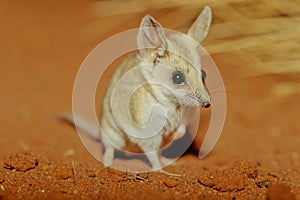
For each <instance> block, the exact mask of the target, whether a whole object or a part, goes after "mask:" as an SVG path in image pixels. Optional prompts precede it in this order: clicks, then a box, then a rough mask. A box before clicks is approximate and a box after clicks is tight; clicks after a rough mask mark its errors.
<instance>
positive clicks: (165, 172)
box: [158, 169, 181, 177]
mask: <svg viewBox="0 0 300 200" xmlns="http://www.w3.org/2000/svg"><path fill="white" fill-rule="evenodd" d="M158 172H160V173H163V174H166V175H168V176H176V177H180V176H181V174H174V173H170V172H167V171H165V170H163V169H160V170H159V171H158Z"/></svg>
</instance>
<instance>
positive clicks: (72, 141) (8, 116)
mask: <svg viewBox="0 0 300 200" xmlns="http://www.w3.org/2000/svg"><path fill="white" fill-rule="evenodd" d="M1 4H2V5H1V6H0V27H1V31H0V36H1V37H0V63H1V73H0V80H1V84H0V91H1V101H0V113H1V116H0V122H1V126H0V137H1V140H0V147H1V152H0V199H17V198H19V199H62V198H65V199H158V198H160V199H265V198H267V199H272V200H274V199H300V173H299V169H300V167H299V166H300V157H299V153H300V145H299V141H300V135H299V132H300V126H299V122H298V119H299V117H300V116H299V113H300V112H299V111H300V110H299V102H300V96H299V94H297V93H294V94H289V95H286V96H282V95H278V96H276V95H275V94H272V93H271V90H272V88H273V86H274V85H275V84H281V83H285V82H297V83H299V82H300V77H299V76H284V75H274V74H266V75H257V74H258V73H257V72H256V71H254V70H252V69H251V68H245V67H243V66H244V65H246V64H249V61H248V60H246V59H243V58H241V57H240V56H239V55H237V54H232V53H223V54H216V55H213V58H214V60H215V62H216V63H217V65H218V66H219V69H220V71H221V73H222V75H223V78H224V81H225V86H226V89H227V92H228V93H227V97H228V113H227V119H226V124H225V127H224V130H223V133H222V136H221V138H220V140H219V141H218V143H217V145H216V147H215V148H214V150H213V151H212V152H211V154H210V155H209V156H207V157H206V158H204V159H201V160H199V159H198V158H197V156H196V155H194V154H192V153H187V154H186V155H184V156H183V157H182V158H180V159H179V160H178V161H177V162H176V163H175V164H174V165H173V166H169V167H167V170H168V171H170V172H173V173H178V174H181V175H182V176H181V177H170V176H167V175H164V174H160V173H147V174H126V173H124V172H119V171H116V170H113V169H106V168H104V167H103V166H102V164H101V163H99V162H98V161H96V160H95V159H94V158H93V157H92V156H91V155H90V154H89V153H88V152H87V150H86V149H85V148H84V146H83V145H82V143H81V141H80V140H79V137H78V135H77V134H76V131H75V130H74V128H72V127H70V126H67V125H66V124H65V123H62V122H59V121H58V120H56V116H57V115H58V114H60V113H63V112H66V111H70V110H71V95H72V85H73V81H74V78H75V75H76V71H77V70H78V68H79V66H80V63H81V62H82V60H83V59H84V58H85V56H86V55H87V54H88V52H89V51H90V50H91V49H92V48H93V47H94V46H95V45H96V44H97V43H98V42H100V41H101V40H102V39H104V38H105V37H106V36H104V35H105V34H104V35H102V37H103V38H97V39H94V40H91V39H90V38H85V37H84V36H82V35H80V30H81V27H82V26H83V24H84V23H86V22H87V21H89V20H91V19H90V18H89V16H88V15H87V14H86V13H85V12H84V10H85V5H86V3H82V4H81V3H75V4H74V6H70V4H67V3H65V4H63V3H61V5H60V6H58V5H57V4H58V3H49V4H46V3H45V4H38V3H35V4H31V3H30V2H27V3H25V2H22V3H20V2H11V3H10V4H8V3H6V4H5V3H1ZM66 10H67V12H66ZM138 21H139V18H137V19H136V20H135V21H134V22H132V25H131V27H136V26H137V25H138ZM120 29H121V28H120ZM113 32H117V31H116V30H114V31H113ZM94 34H95V33H94ZM107 35H110V33H107Z"/></svg>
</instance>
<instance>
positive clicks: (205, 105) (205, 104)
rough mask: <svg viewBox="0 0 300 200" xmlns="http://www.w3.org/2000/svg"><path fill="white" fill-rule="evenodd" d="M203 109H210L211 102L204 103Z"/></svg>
mask: <svg viewBox="0 0 300 200" xmlns="http://www.w3.org/2000/svg"><path fill="white" fill-rule="evenodd" d="M202 107H204V108H209V107H210V103H209V102H203V104H202Z"/></svg>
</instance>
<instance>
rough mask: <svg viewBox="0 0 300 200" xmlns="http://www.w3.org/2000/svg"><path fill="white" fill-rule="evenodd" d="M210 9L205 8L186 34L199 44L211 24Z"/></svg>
mask: <svg viewBox="0 0 300 200" xmlns="http://www.w3.org/2000/svg"><path fill="white" fill-rule="evenodd" d="M211 18H212V14H211V9H210V7H208V6H205V7H204V9H203V11H202V12H201V14H200V15H199V16H198V18H197V19H196V21H195V22H194V23H193V25H192V26H191V27H190V29H189V30H188V32H187V34H188V35H189V36H191V37H192V38H193V39H194V40H196V41H197V42H199V43H201V42H202V41H203V40H204V39H205V38H206V36H207V34H208V31H209V28H210V24H211Z"/></svg>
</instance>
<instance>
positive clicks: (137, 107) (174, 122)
mask: <svg viewBox="0 0 300 200" xmlns="http://www.w3.org/2000/svg"><path fill="white" fill-rule="evenodd" d="M210 23H211V10H210V8H209V7H205V8H204V10H203V11H202V13H201V14H200V15H199V17H198V18H197V20H196V21H195V22H194V24H193V25H192V26H191V28H190V29H189V30H188V32H187V33H188V34H187V35H182V34H173V35H170V36H168V37H167V36H166V35H165V33H164V31H163V29H162V27H161V25H160V24H159V23H158V22H157V21H156V20H155V19H154V18H152V17H151V16H145V17H144V18H143V19H142V22H141V27H140V32H139V34H138V42H137V43H138V47H139V51H138V52H137V53H134V54H132V55H130V56H129V57H127V58H126V59H125V60H124V61H123V62H122V64H121V65H120V66H119V67H118V68H117V69H116V71H115V72H114V74H113V75H112V77H111V80H110V82H109V86H108V88H107V91H106V94H105V96H104V100H103V103H102V113H101V118H100V125H101V128H102V131H103V133H102V135H101V139H102V142H103V143H104V146H105V152H104V158H103V160H104V164H105V165H106V166H109V165H111V164H112V163H113V159H114V149H116V148H119V149H126V150H130V151H131V150H132V149H130V148H128V147H129V146H130V144H132V145H133V146H135V145H137V146H139V147H140V149H141V150H142V151H143V152H144V153H145V154H146V155H147V157H148V159H149V161H150V163H151V165H152V168H153V170H161V167H162V162H164V160H165V159H163V158H161V156H160V153H159V149H160V147H161V146H162V145H164V138H165V137H170V136H171V135H170V134H174V133H175V135H174V137H175V138H180V137H182V136H183V135H184V134H185V132H186V124H187V122H186V121H184V120H183V119H182V112H181V111H182V110H181V108H180V104H179V102H180V103H182V104H184V105H185V107H186V108H193V109H195V107H199V106H203V104H204V103H210V96H209V93H208V91H207V88H206V86H205V82H204V81H203V80H202V77H201V71H200V70H201V59H200V52H199V50H200V43H201V42H202V41H203V39H204V38H205V37H206V36H207V33H208V30H209V26H210ZM191 38H193V40H192V39H191ZM137 66H141V68H140V69H139V70H136V71H132V73H133V76H132V77H134V78H135V79H137V80H141V81H146V82H149V83H150V82H152V81H158V82H160V83H162V85H165V86H167V87H168V88H170V89H171V90H172V92H170V90H169V89H166V88H165V87H162V86H161V85H156V84H146V85H144V86H142V87H140V88H138V89H137V90H136V91H135V92H134V93H133V94H132V96H131V98H130V103H129V107H128V108H129V114H130V117H131V119H132V123H133V124H135V125H137V126H140V127H143V126H145V125H147V124H149V123H150V118H149V115H148V112H147V111H148V109H149V106H151V105H153V104H157V105H160V106H162V107H163V108H164V109H165V111H166V117H167V120H166V123H165V126H164V127H163V129H161V131H160V132H159V133H158V134H156V135H154V136H152V137H148V138H137V137H133V136H132V135H131V134H129V133H126V132H125V131H124V130H127V129H126V128H129V126H132V124H129V123H127V122H128V121H126V120H125V118H126V117H128V116H127V115H128V112H125V111H124V112H123V111H122V109H121V111H120V112H119V113H118V115H119V117H118V119H117V120H116V119H115V117H114V115H113V113H112V108H111V98H112V94H113V91H114V89H115V87H116V84H117V82H118V80H120V78H121V77H122V76H123V75H125V74H126V73H128V72H131V71H130V70H133V69H134V68H136V67H137ZM143 66H144V67H143ZM161 66H167V67H161ZM194 66H195V67H194ZM174 71H180V72H182V73H184V75H185V77H186V84H185V85H182V86H178V85H176V84H174V83H173V82H172V73H171V72H174ZM130 87H131V86H130V85H128V89H130ZM124 88H125V90H126V87H125V86H124V87H122V89H124ZM119 92H122V91H119ZM196 109H197V108H196ZM157 113H158V112H157ZM154 114H156V113H154ZM158 114H160V113H158ZM122 116H124V120H122ZM140 134H141V135H142V134H143V133H140Z"/></svg>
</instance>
